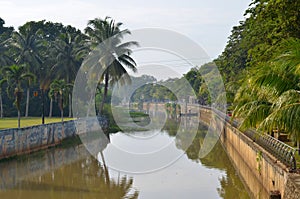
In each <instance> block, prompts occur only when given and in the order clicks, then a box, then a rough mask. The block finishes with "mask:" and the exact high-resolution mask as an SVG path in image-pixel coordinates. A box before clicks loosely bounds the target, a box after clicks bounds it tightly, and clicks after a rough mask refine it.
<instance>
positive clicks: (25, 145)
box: [0, 118, 108, 159]
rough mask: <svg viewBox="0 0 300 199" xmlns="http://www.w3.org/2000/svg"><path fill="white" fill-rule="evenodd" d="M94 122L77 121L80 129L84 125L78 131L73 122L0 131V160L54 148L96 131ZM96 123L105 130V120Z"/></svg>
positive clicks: (106, 123)
mask: <svg viewBox="0 0 300 199" xmlns="http://www.w3.org/2000/svg"><path fill="white" fill-rule="evenodd" d="M95 121H97V119H87V120H80V121H78V120H77V121H76V122H80V127H82V126H83V123H84V127H85V128H84V129H81V130H80V131H78V129H77V131H76V127H75V124H74V122H75V121H66V122H59V123H51V124H44V125H37V126H30V127H25V128H12V129H4V130H0V159H3V158H8V157H11V156H15V155H20V154H25V153H30V152H33V151H37V150H40V149H45V148H48V147H51V146H55V145H57V144H59V143H60V142H61V141H62V140H64V139H66V138H70V137H73V136H75V135H76V134H79V133H85V132H86V131H87V130H92V129H96V128H94V126H95ZM98 121H99V122H100V126H101V127H104V128H105V129H106V130H107V128H108V121H107V119H105V118H98Z"/></svg>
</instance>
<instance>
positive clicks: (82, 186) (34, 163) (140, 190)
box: [0, 118, 248, 199]
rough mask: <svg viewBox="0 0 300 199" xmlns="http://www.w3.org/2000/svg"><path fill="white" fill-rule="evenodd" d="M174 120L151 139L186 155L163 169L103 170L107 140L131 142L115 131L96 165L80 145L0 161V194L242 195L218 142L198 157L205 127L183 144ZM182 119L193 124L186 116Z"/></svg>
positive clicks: (100, 195) (123, 196) (195, 196)
mask: <svg viewBox="0 0 300 199" xmlns="http://www.w3.org/2000/svg"><path fill="white" fill-rule="evenodd" d="M179 122H180V121H178V120H177V119H176V118H175V119H171V118H169V119H168V122H167V123H166V125H165V126H164V128H163V130H162V131H161V132H160V133H159V134H155V135H156V139H155V140H154V142H153V143H152V145H155V146H158V145H159V141H161V142H162V143H163V142H164V141H167V142H172V143H173V149H174V150H175V152H176V153H182V151H183V149H185V148H187V150H186V153H185V154H184V155H183V156H181V158H180V159H179V160H178V161H176V162H175V163H174V164H172V165H170V166H169V167H167V168H164V169H161V170H159V171H157V172H153V173H148V174H143V175H133V174H124V173H120V172H117V171H115V170H111V169H109V168H108V165H109V164H107V161H108V160H109V158H110V155H109V153H107V150H108V149H109V147H110V145H111V144H113V143H114V142H120V144H123V145H124V146H125V147H128V146H130V147H132V146H133V145H132V144H131V143H126V140H124V133H117V134H113V135H111V137H110V140H111V142H112V143H110V144H108V145H107V146H103V147H102V148H103V151H102V152H100V153H98V157H97V158H98V159H99V160H100V163H99V162H98V161H97V160H96V159H95V158H94V157H93V156H91V155H90V154H89V153H88V152H87V151H86V149H85V148H84V147H83V146H82V145H79V146H72V147H69V148H55V149H50V150H47V151H45V152H42V153H37V154H32V155H28V156H26V157H24V158H22V159H15V160H10V161H6V162H2V163H0V198H32V199H37V198H39V199H40V198H45V199H46V198H66V199H68V198H101V199H102V198H103V199H105V198H108V199H110V198H114V199H115V198H116V199H117V198H132V199H133V198H142V199H144V198H151V199H152V198H158V199H159V198H163V199H164V198H225V199H232V198H248V194H247V191H246V190H245V188H244V186H243V184H242V182H241V181H240V179H239V177H238V176H237V175H236V172H235V170H234V168H233V166H232V165H231V162H230V160H229V159H228V157H227V155H226V153H225V152H224V150H223V148H222V146H221V145H220V143H217V145H216V146H215V147H214V149H213V151H211V153H209V154H208V155H207V156H206V157H205V158H199V151H200V149H201V146H202V144H203V140H204V137H205V135H206V132H207V127H206V126H205V125H203V124H201V123H200V125H199V130H198V133H197V134H196V136H195V139H194V140H193V141H192V144H191V145H190V146H189V145H188V144H189V142H186V141H185V140H186V139H185V137H184V135H186V136H188V134H189V132H185V133H186V134H181V135H180V136H176V133H177V130H178V125H179V124H178V123H179ZM186 122H187V123H188V122H193V121H192V118H191V119H190V120H186ZM131 133H133V134H134V133H136V134H138V135H141V134H142V133H144V134H145V133H146V132H131ZM149 133H151V132H149ZM152 134H153V132H152ZM145 136H146V135H145ZM173 141H174V142H173ZM95 143H97V144H99V143H100V142H98V141H97V140H96V141H95ZM97 144H96V145H97ZM126 145H127V146H126ZM152 145H151V143H150V144H149V146H148V147H153V146H152ZM136 147H140V151H141V152H143V150H145V151H146V150H147V146H146V145H142V146H136ZM134 163H135V162H133V163H131V164H134ZM145 164H148V163H147V162H145Z"/></svg>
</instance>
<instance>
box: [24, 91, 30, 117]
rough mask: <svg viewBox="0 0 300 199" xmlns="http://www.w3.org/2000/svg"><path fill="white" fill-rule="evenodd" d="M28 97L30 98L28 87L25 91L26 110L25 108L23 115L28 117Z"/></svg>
mask: <svg viewBox="0 0 300 199" xmlns="http://www.w3.org/2000/svg"><path fill="white" fill-rule="evenodd" d="M29 98H30V88H29V87H28V88H27V93H26V110H25V117H28V111H29Z"/></svg>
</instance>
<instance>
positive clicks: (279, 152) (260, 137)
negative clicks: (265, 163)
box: [245, 130, 296, 170]
mask: <svg viewBox="0 0 300 199" xmlns="http://www.w3.org/2000/svg"><path fill="white" fill-rule="evenodd" d="M245 135H247V136H248V137H249V138H251V139H252V140H253V141H254V142H256V143H257V144H259V145H260V146H261V147H263V148H264V149H266V150H267V151H268V152H269V153H271V154H272V155H273V156H275V157H276V158H277V159H278V160H279V161H280V162H282V163H283V164H285V165H286V166H288V167H289V168H290V169H291V170H295V169H296V159H295V153H296V149H295V148H293V147H291V146H289V145H287V144H285V143H283V142H281V141H280V140H277V139H275V138H274V137H272V136H270V135H267V134H262V133H258V132H256V131H253V130H248V131H245Z"/></svg>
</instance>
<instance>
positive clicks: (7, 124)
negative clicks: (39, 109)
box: [0, 117, 73, 129]
mask: <svg viewBox="0 0 300 199" xmlns="http://www.w3.org/2000/svg"><path fill="white" fill-rule="evenodd" d="M72 119H73V118H64V121H68V120H72ZM60 121H61V118H60V117H52V118H45V124H48V123H53V122H60ZM41 123H42V118H40V117H27V118H25V117H22V118H21V127H26V126H34V125H39V124H41ZM17 127H18V118H15V117H7V118H0V129H8V128H17Z"/></svg>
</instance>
